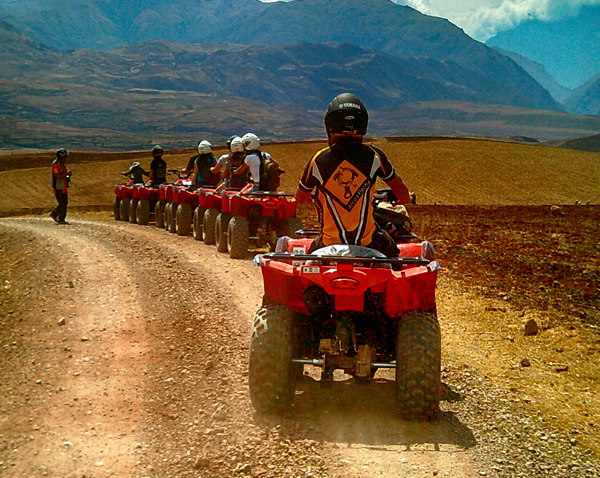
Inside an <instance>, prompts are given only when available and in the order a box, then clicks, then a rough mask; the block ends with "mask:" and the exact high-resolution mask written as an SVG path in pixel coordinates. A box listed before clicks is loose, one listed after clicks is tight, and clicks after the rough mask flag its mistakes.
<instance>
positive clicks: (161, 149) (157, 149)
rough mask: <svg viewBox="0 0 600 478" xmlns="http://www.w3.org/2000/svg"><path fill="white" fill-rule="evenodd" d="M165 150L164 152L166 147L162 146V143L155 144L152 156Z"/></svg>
mask: <svg viewBox="0 0 600 478" xmlns="http://www.w3.org/2000/svg"><path fill="white" fill-rule="evenodd" d="M163 152H164V149H163V148H162V146H161V145H160V144H157V145H156V146H154V148H152V156H156V155H159V154H163Z"/></svg>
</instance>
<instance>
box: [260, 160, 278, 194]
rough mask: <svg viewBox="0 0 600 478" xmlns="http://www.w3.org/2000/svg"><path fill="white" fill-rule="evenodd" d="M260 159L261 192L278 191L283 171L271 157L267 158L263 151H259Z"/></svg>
mask: <svg viewBox="0 0 600 478" xmlns="http://www.w3.org/2000/svg"><path fill="white" fill-rule="evenodd" d="M256 154H258V157H259V158H260V183H259V185H258V189H259V190H261V191H277V188H278V187H279V184H280V183H281V180H280V178H279V177H280V176H281V170H280V169H279V166H278V165H277V163H276V162H275V161H273V160H272V159H271V157H270V156H266V155H265V154H263V153H262V152H261V151H257V152H256Z"/></svg>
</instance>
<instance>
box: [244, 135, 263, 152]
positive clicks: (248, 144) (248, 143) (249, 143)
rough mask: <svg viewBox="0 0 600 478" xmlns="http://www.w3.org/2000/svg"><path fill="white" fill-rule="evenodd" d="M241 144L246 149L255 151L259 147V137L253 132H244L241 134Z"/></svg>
mask: <svg viewBox="0 0 600 478" xmlns="http://www.w3.org/2000/svg"><path fill="white" fill-rule="evenodd" d="M242 144H243V145H244V149H245V150H246V151H256V150H257V149H258V148H260V139H259V138H258V136H256V135H255V134H254V133H246V134H245V135H244V136H242Z"/></svg>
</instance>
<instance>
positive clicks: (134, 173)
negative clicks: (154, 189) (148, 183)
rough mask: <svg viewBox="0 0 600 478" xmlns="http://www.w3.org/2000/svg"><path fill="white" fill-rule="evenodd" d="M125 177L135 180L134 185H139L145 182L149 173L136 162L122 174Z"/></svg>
mask: <svg viewBox="0 0 600 478" xmlns="http://www.w3.org/2000/svg"><path fill="white" fill-rule="evenodd" d="M121 174H122V175H123V176H127V177H128V178H129V179H131V180H133V183H134V184H139V183H143V182H144V176H148V173H147V172H146V171H145V170H144V168H142V166H141V165H140V163H138V162H137V161H134V162H133V163H131V166H129V169H128V170H127V171H124V172H122V173H121Z"/></svg>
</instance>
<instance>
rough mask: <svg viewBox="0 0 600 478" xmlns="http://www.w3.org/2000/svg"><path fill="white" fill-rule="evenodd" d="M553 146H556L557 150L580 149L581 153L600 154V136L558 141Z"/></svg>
mask: <svg viewBox="0 0 600 478" xmlns="http://www.w3.org/2000/svg"><path fill="white" fill-rule="evenodd" d="M552 146H556V147H557V148H566V149H578V150H580V151H592V152H596V153H600V134H595V135H593V136H585V137H582V138H573V139H567V140H564V141H557V142H553V143H552Z"/></svg>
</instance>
